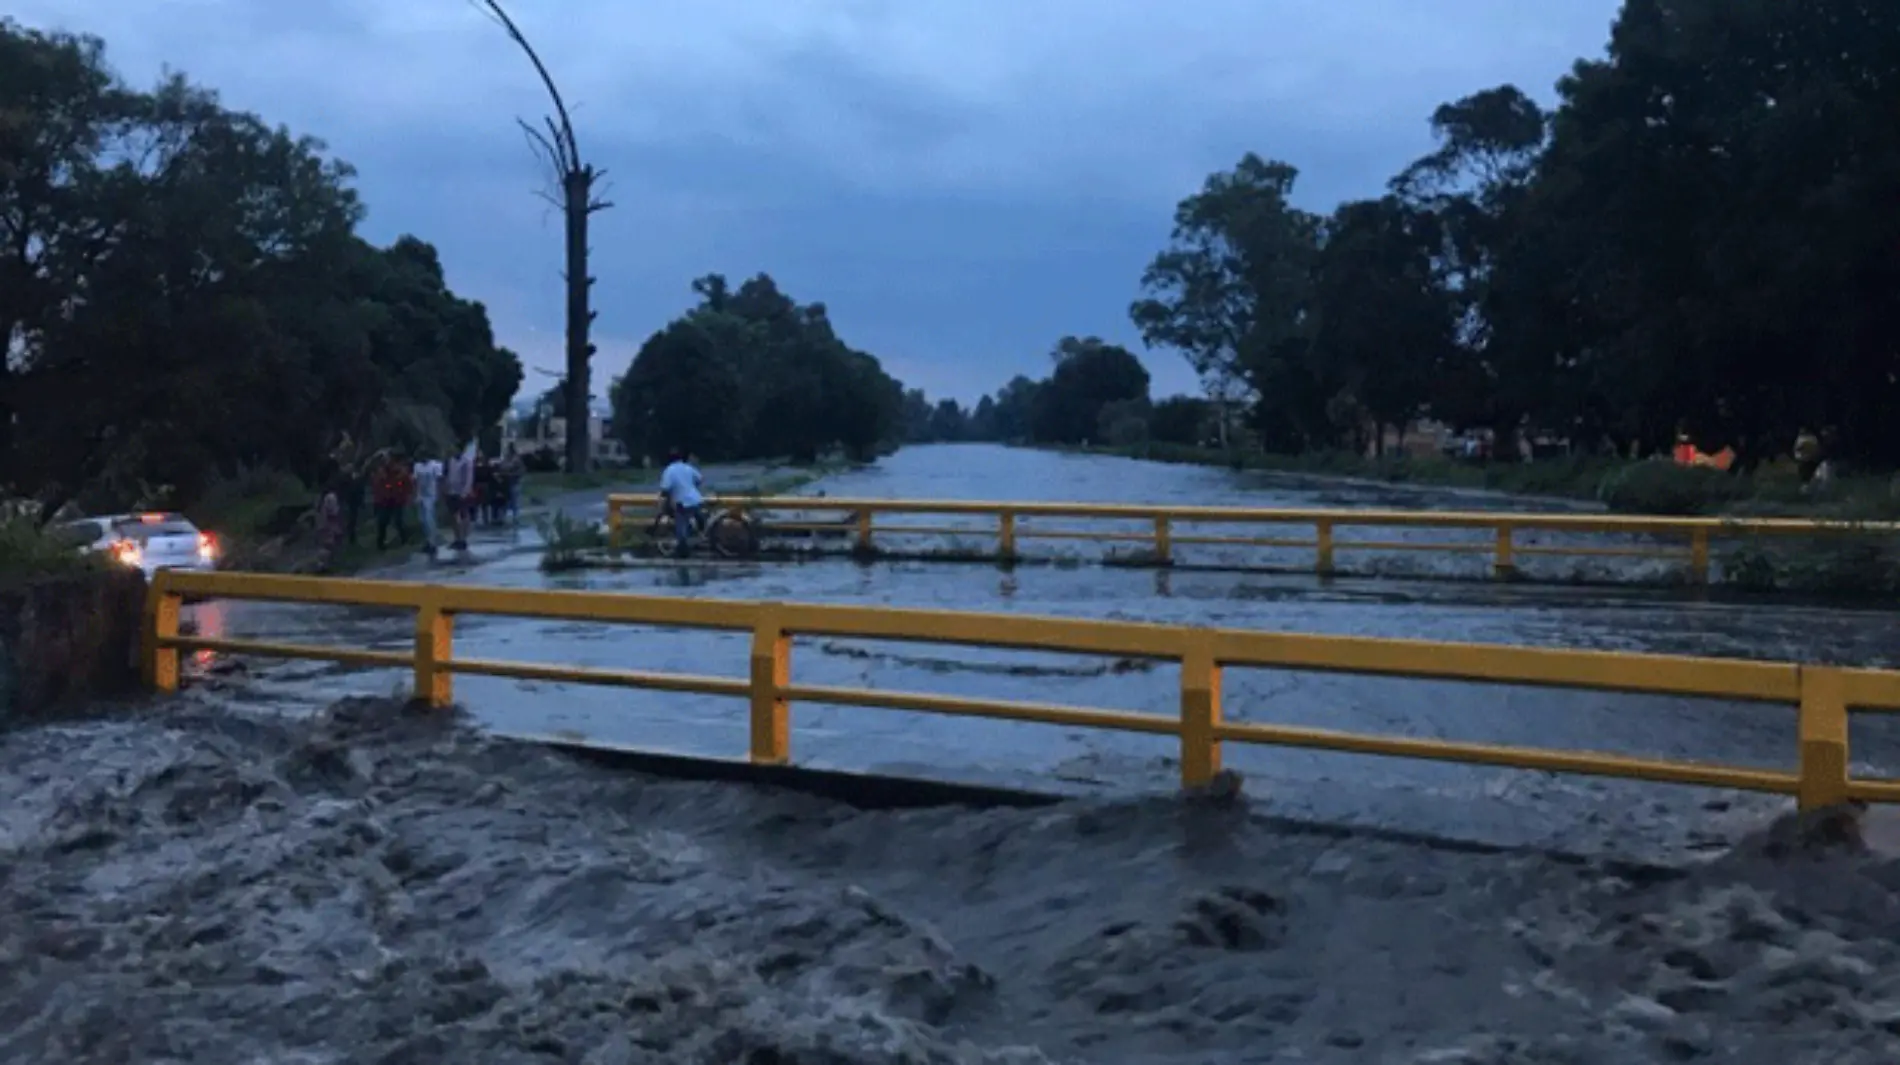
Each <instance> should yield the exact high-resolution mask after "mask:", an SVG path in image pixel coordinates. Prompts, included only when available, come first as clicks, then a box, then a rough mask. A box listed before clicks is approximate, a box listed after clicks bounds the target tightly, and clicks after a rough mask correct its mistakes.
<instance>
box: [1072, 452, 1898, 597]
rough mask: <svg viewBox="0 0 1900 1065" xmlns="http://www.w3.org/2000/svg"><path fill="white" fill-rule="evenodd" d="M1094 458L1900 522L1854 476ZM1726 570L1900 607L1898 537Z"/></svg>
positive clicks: (1638, 466) (1647, 508)
mask: <svg viewBox="0 0 1900 1065" xmlns="http://www.w3.org/2000/svg"><path fill="white" fill-rule="evenodd" d="M1090 453H1092V454H1110V455H1122V456H1125V457H1129V458H1141V459H1147V460H1150V461H1155V462H1173V463H1187V464H1194V465H1207V466H1226V467H1229V468H1233V469H1239V470H1260V471H1265V472H1275V473H1289V474H1305V475H1310V476H1318V477H1337V478H1354V479H1361V480H1367V481H1377V482H1381V483H1386V484H1410V485H1427V486H1441V487H1447V488H1467V489H1484V490H1488V491H1496V492H1505V493H1511V494H1517V495H1524V496H1542V497H1546V498H1564V499H1577V500H1591V501H1594V502H1599V503H1602V504H1603V505H1604V506H1605V507H1607V508H1608V509H1609V510H1611V511H1613V512H1616V513H1621V514H1656V515H1665V516H1672V517H1676V516H1709V517H1734V518H1741V517H1805V518H1813V519H1817V520H1822V521H1830V522H1846V523H1854V524H1861V523H1869V522H1887V521H1900V479H1895V478H1892V477H1890V476H1888V475H1885V474H1881V475H1871V474H1869V475H1860V476H1852V475H1850V476H1845V477H1841V478H1838V479H1836V480H1835V481H1834V482H1833V483H1832V484H1830V485H1828V486H1827V487H1825V488H1822V489H1817V490H1812V491H1804V490H1803V488H1802V486H1801V483H1800V481H1799V478H1798V477H1797V476H1796V475H1795V472H1794V469H1793V468H1792V467H1791V466H1789V465H1787V464H1778V465H1770V466H1766V467H1763V468H1762V469H1760V470H1758V471H1756V472H1755V473H1754V474H1753V475H1745V474H1740V473H1734V474H1730V473H1723V472H1721V471H1718V470H1712V469H1693V468H1684V467H1680V466H1677V465H1675V464H1673V463H1670V462H1657V461H1645V462H1632V461H1629V460H1626V459H1603V458H1557V459H1544V460H1539V461H1536V462H1528V463H1525V462H1495V463H1486V464H1477V463H1466V462H1458V461H1455V460H1452V459H1445V458H1436V457H1427V458H1415V457H1411V456H1390V457H1385V458H1376V459H1369V458H1365V457H1362V456H1359V455H1354V454H1351V453H1321V454H1309V455H1269V454H1264V453H1254V454H1238V455H1235V454H1229V453H1226V452H1222V451H1218V450H1215V449H1211V448H1190V447H1180V446H1176V445H1163V444H1151V445H1145V446H1136V447H1128V448H1095V449H1090ZM1718 561H1719V562H1720V563H1721V567H1722V573H1723V579H1724V581H1725V582H1726V583H1728V584H1730V585H1731V586H1735V587H1738V588H1745V589H1748V590H1753V591H1772V590H1793V591H1805V592H1819V593H1825V594H1830V595H1845V596H1853V597H1856V598H1874V599H1880V600H1889V601H1890V600H1892V599H1893V598H1894V597H1896V596H1900V543H1896V542H1895V538H1894V537H1889V536H1865V537H1852V538H1848V537H1840V536H1831V537H1822V538H1816V539H1809V540H1797V539H1781V538H1777V539H1774V540H1768V539H1746V540H1739V541H1735V542H1732V543H1731V544H1730V545H1729V546H1728V547H1727V548H1726V549H1725V550H1723V551H1722V552H1721V554H1719V555H1718Z"/></svg>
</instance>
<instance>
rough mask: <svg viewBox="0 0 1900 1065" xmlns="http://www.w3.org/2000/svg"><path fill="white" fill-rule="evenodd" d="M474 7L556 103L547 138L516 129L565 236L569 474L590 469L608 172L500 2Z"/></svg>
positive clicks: (483, 1) (529, 128) (481, 0)
mask: <svg viewBox="0 0 1900 1065" xmlns="http://www.w3.org/2000/svg"><path fill="white" fill-rule="evenodd" d="M475 2H477V3H478V5H479V6H480V7H482V8H483V9H485V10H486V11H487V12H488V13H489V14H491V15H493V16H494V18H495V21H496V22H498V23H500V25H501V27H502V29H503V30H505V31H507V34H508V37H509V39H510V40H513V41H514V42H515V44H517V45H519V46H520V47H521V50H522V51H523V52H525V53H527V56H528V61H529V62H531V63H533V64H534V70H535V73H537V74H539V75H540V76H541V84H542V85H544V86H546V87H547V90H548V98H549V99H551V100H552V101H553V102H554V114H553V116H551V117H548V118H544V119H543V120H542V125H543V126H545V127H546V131H545V132H543V131H542V129H540V128H538V127H536V126H533V125H531V124H529V123H527V122H521V123H520V125H521V128H522V129H523V130H525V131H526V132H527V134H528V140H529V142H530V143H531V144H532V145H533V146H534V148H535V150H536V152H537V153H538V154H539V155H540V156H541V157H542V159H543V161H545V162H546V163H547V164H548V166H549V167H550V169H551V170H552V171H553V178H554V182H553V184H554V185H555V187H557V188H558V189H559V190H560V195H559V196H558V197H556V196H554V195H552V194H549V193H543V198H544V199H547V200H548V201H549V202H550V203H552V204H554V205H555V206H556V207H558V208H559V209H560V211H561V214H562V217H563V218H564V219H565V222H566V224H565V226H563V231H564V233H565V235H566V244H567V249H566V250H567V254H566V257H565V260H564V262H565V268H566V269H565V274H566V280H567V374H566V377H567V394H566V395H565V396H564V397H563V398H564V399H565V400H566V403H565V406H566V407H567V411H566V413H567V440H566V453H567V468H568V469H569V470H570V471H575V472H578V471H580V470H585V469H587V468H588V467H589V466H590V465H591V452H592V449H591V447H590V446H589V444H590V442H589V440H588V430H589V428H590V425H589V423H590V421H591V420H592V419H591V417H590V415H591V404H590V402H589V389H588V384H589V377H590V374H589V370H590V368H591V365H592V362H593V357H594V345H593V342H592V341H590V340H589V339H588V333H589V331H590V330H591V329H592V327H593V324H594V311H593V310H592V309H590V308H589V306H588V301H589V299H588V298H589V296H590V295H591V292H592V289H593V287H594V278H593V276H592V275H590V274H589V273H588V271H587V258H588V247H587V219H588V216H589V215H592V214H593V213H594V212H595V211H604V210H606V209H607V208H609V207H612V206H613V204H611V203H609V202H607V201H606V200H602V199H598V198H596V197H595V195H594V184H595V182H596V181H598V180H600V179H601V178H603V177H605V176H606V174H607V172H606V171H604V170H596V169H594V168H593V167H592V166H589V165H588V164H586V163H585V162H583V161H582V160H581V150H580V146H579V144H578V143H577V142H576V141H575V139H574V123H573V122H572V121H570V120H569V118H568V113H567V104H566V103H565V102H564V101H563V100H562V99H561V90H560V89H558V88H556V87H555V84H554V78H553V76H552V75H550V74H549V73H548V68H547V66H546V65H545V64H543V63H542V62H541V57H540V56H539V55H537V54H536V53H535V50H534V47H533V46H532V45H530V44H529V43H528V39H527V37H525V36H523V35H522V33H521V30H520V29H519V28H517V27H516V26H515V23H514V20H513V19H511V18H509V17H508V13H507V12H506V11H504V10H502V7H501V4H500V2H499V0H475ZM517 121H518V120H517Z"/></svg>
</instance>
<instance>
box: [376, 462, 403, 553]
mask: <svg viewBox="0 0 1900 1065" xmlns="http://www.w3.org/2000/svg"><path fill="white" fill-rule="evenodd" d="M374 491H375V495H374V497H373V498H374V500H375V504H376V550H378V551H384V550H388V548H389V532H390V530H391V529H392V528H393V529H394V530H395V532H396V545H397V546H398V547H400V546H402V545H403V544H406V543H408V542H409V526H408V524H407V523H405V522H404V521H403V512H404V511H406V510H408V509H409V494H410V478H409V464H408V463H407V462H406V461H404V460H403V458H402V456H400V455H395V454H388V453H385V454H384V455H383V456H382V458H381V460H380V461H378V462H377V464H376V484H375V489H374Z"/></svg>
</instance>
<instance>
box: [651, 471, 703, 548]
mask: <svg viewBox="0 0 1900 1065" xmlns="http://www.w3.org/2000/svg"><path fill="white" fill-rule="evenodd" d="M690 458H691V456H689V455H688V454H687V453H686V452H685V451H674V452H673V454H672V455H671V456H669V457H668V460H667V464H666V469H665V470H662V471H661V472H660V506H661V507H663V508H665V511H666V513H667V514H670V515H672V518H673V542H674V547H675V548H676V549H677V550H676V552H675V553H676V555H677V556H678V557H680V558H685V557H686V556H687V554H688V553H689V552H690V551H691V550H692V542H691V539H690V536H691V533H692V531H693V530H694V529H697V528H698V527H699V521H700V511H701V509H702V508H703V507H705V505H706V497H705V496H704V495H703V494H701V492H700V487H701V486H702V485H704V484H705V483H706V479H705V478H704V477H701V476H700V474H699V470H698V469H697V468H695V467H694V466H693V464H692V462H690V461H689V459H690Z"/></svg>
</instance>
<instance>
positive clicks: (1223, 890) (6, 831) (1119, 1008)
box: [0, 695, 1900, 1065]
mask: <svg viewBox="0 0 1900 1065" xmlns="http://www.w3.org/2000/svg"><path fill="white" fill-rule="evenodd" d="M1853 829H1854V825H1853V824H1852V823H1851V822H1849V821H1847V820H1845V819H1843V818H1840V817H1835V818H1829V819H1824V820H1822V821H1819V822H1807V823H1792V822H1791V823H1788V824H1784V825H1782V826H1778V827H1777V828H1775V829H1774V830H1772V831H1769V832H1767V833H1765V834H1764V835H1761V836H1759V837H1757V838H1756V839H1753V840H1751V841H1748V842H1746V843H1744V844H1743V845H1742V846H1741V847H1739V848H1738V849H1737V850H1736V851H1734V852H1733V853H1731V854H1729V855H1727V856H1724V857H1721V858H1717V859H1715V860H1713V861H1710V862H1708V863H1706V864H1701V865H1698V866H1696V867H1694V868H1691V869H1685V870H1680V871H1671V870H1663V869H1656V868H1651V867H1630V866H1624V865H1619V864H1616V863H1614V862H1610V861H1599V860H1583V861H1577V860H1558V859H1556V858H1553V857H1552V856H1548V855H1543V854H1540V853H1536V852H1502V851H1487V850H1478V849H1471V848H1452V847H1442V846H1437V845H1433V844H1432V843H1430V842H1428V841H1422V840H1408V839H1403V838H1395V837H1391V836H1382V835H1379V834H1373V833H1360V832H1352V831H1332V830H1319V829H1316V828H1313V827H1310V826H1299V825H1293V824H1288V823H1285V822H1280V821H1276V820H1274V819H1272V818H1270V817H1267V816H1265V815H1263V814H1262V813H1260V812H1259V811H1255V810H1252V809H1250V808H1249V807H1248V806H1247V805H1246V804H1245V803H1244V802H1243V803H1235V804H1227V805H1217V804H1209V805H1183V804H1182V803H1180V802H1179V801H1177V800H1173V799H1165V800H1150V801H1143V802H1108V801H1072V802H1066V803H1063V804H1060V805H1057V806H1053V807H1044V808H1039V809H986V810H983V809H979V810H972V809H959V808H941V809H923V810H887V811H876V810H859V809H852V808H850V807H846V806H842V805H839V804H836V803H831V802H827V801H824V800H821V799H817V798H813V797H809V796H800V795H795V794H790V793H786V792H780V791H774V790H771V789H767V788H762V787H752V786H744V785H734V784H715V783H694V782H682V781H667V780H662V779H657V778H652V777H644V776H641V775H638V774H633V773H619V772H612V771H608V770H603V769H597V768H593V767H589V766H585V765H582V764H579V763H575V762H572V761H568V760H566V759H563V758H560V757H558V756H555V755H553V754H551V753H549V752H546V751H541V750H538V749H535V748H532V747H524V746H522V745H520V744H517V743H510V742H505V741H497V740H493V739H489V738H486V737H484V736H482V735H480V734H477V733H475V732H473V731H470V730H468V729H465V728H464V727H462V726H461V725H460V724H459V723H457V722H455V721H454V720H453V719H451V718H450V717H449V716H447V715H444V714H440V713H436V712H428V713H418V712H415V711H413V710H410V709H407V708H404V707H403V706H401V705H400V704H397V703H394V702H391V701H388V700H354V701H348V702H344V703H341V704H338V705H337V706H335V707H334V708H333V709H332V710H330V711H329V712H328V713H326V714H324V715H322V716H321V717H319V718H318V719H316V720H297V719H288V718H279V717H268V718H267V717H253V716H246V715H243V714H240V713H236V712H233V711H230V710H228V709H224V708H222V707H221V706H219V705H218V704H217V702H216V701H215V700H214V699H213V698H212V697H209V696H205V697H194V696H190V695H187V696H185V697H183V698H182V699H181V700H179V701H177V702H175V703H173V704H168V705H166V706H165V707H164V708H163V709H162V712H154V713H151V714H147V715H140V716H135V717H129V718H121V719H116V720H110V721H97V722H93V723H89V724H84V725H73V726H67V727H62V728H58V729H35V730H28V731H23V732H16V733H13V734H10V735H6V736H0V860H4V862H5V863H6V865H7V867H8V869H9V875H8V876H7V877H5V878H3V879H0V1060H8V1061H15V1060H17V1061H29V1060H30V1061H41V1060H66V1061H74V1062H92V1061H98V1062H103V1061H125V1062H140V1061H186V1060H188V1061H193V1062H202V1063H204V1065H224V1063H232V1065H236V1063H239V1062H248V1061H259V1060H318V1059H322V1060H331V1059H349V1060H362V1061H388V1062H409V1061H417V1062H420V1061H460V1062H469V1063H472V1065H473V1063H485V1062H491V1061H492V1062H502V1061H516V1060H521V1059H522V1058H524V1057H528V1056H533V1057H545V1058H546V1059H547V1060H550V1061H569V1062H576V1063H594V1062H599V1063H605V1062H609V1061H612V1062H625V1063H632V1065H641V1063H648V1062H651V1063H655V1065H657V1063H661V1062H665V1063H668V1065H673V1063H685V1065H691V1063H702V1062H703V1063H707V1065H712V1063H715V1062H717V1063H722V1065H723V1063H726V1062H736V1061H759V1062H763V1061H781V1062H790V1061H825V1062H830V1063H834V1065H872V1063H878V1065H883V1063H887V1062H895V1061H918V1062H922V1061H931V1062H943V1063H946V1065H978V1063H985V1065H1036V1063H1053V1062H1082V1061H1087V1062H1096V1063H1102V1065H1118V1063H1123V1062H1127V1063H1134V1062H1141V1063H1143V1065H1174V1063H1181V1065H1186V1063H1189V1062H1193V1063H1196V1065H1199V1063H1225V1062H1235V1063H1238V1062H1243V1061H1256V1060H1261V1059H1260V1057H1259V1055H1260V1053H1261V1048H1262V1047H1263V1046H1272V1047H1275V1048H1279V1049H1280V1050H1282V1051H1284V1052H1287V1054H1288V1056H1289V1057H1297V1058H1298V1059H1299V1060H1302V1061H1308V1062H1314V1063H1322V1065H1323V1063H1332V1062H1338V1063H1346V1062H1368V1061H1378V1062H1392V1063H1395V1065H1410V1063H1420V1062H1439V1063H1444V1062H1462V1063H1466V1065H1507V1063H1508V1065H1522V1063H1528V1062H1556V1061H1595V1060H1605V1061H1609V1060H1615V1061H1662V1060H1691V1059H1694V1058H1697V1057H1706V1058H1711V1059H1715V1060H1722V1061H1732V1062H1744V1063H1762V1065H1770V1063H1778V1062H1784V1061H1790V1060H1797V1059H1798V1060H1809V1059H1813V1060H1828V1061H1841V1062H1849V1061H1869V1062H1871V1061H1877V1060H1894V1055H1896V1054H1900V977H1896V976H1895V975H1894V974H1895V973H1896V972H1900V946H1896V945H1895V944H1894V943H1893V941H1892V938H1891V936H1890V935H1889V934H1888V933H1889V931H1890V929H1891V927H1892V924H1893V922H1894V920H1896V919H1897V918H1900V894H1896V889H1895V887H1894V885H1895V884H1896V883H1900V865H1896V863H1895V862H1894V861H1893V860H1892V859H1891V858H1890V857H1888V856H1885V855H1883V854H1881V853H1879V852H1877V851H1874V850H1870V849H1868V848H1867V847H1865V846H1864V845H1861V844H1860V843H1859V842H1858V840H1857V838H1856V835H1855V833H1854V831H1853ZM1500 988H1502V989H1503V990H1504V992H1505V993H1503V994H1500V993H1499V991H1500ZM76 1004H77V1005H76Z"/></svg>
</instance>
